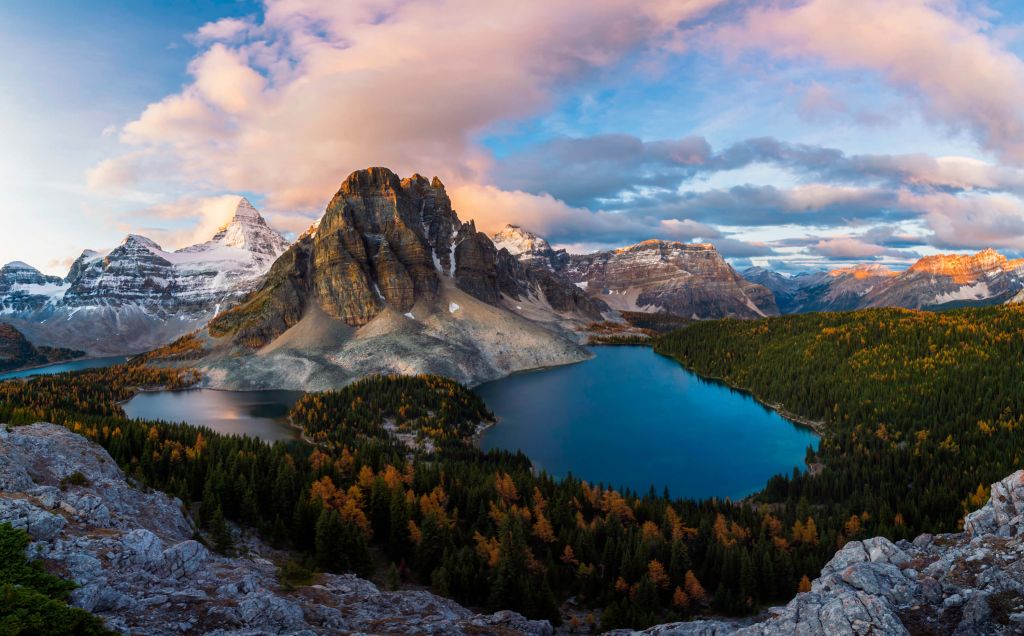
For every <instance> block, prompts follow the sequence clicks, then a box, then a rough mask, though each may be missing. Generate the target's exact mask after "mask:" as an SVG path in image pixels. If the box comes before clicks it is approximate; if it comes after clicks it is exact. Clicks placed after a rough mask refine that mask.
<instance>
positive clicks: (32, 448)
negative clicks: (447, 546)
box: [0, 424, 552, 636]
mask: <svg viewBox="0 0 1024 636" xmlns="http://www.w3.org/2000/svg"><path fill="white" fill-rule="evenodd" d="M72 476H74V477H72ZM0 523H10V524H12V525H13V526H14V527H16V528H21V529H24V530H26V531H27V532H28V533H29V535H30V537H31V539H32V543H31V544H30V545H29V548H28V551H29V555H30V556H31V557H32V558H38V559H42V560H43V563H44V564H45V565H46V567H47V568H48V569H50V570H51V571H55V572H58V573H60V574H61V575H62V576H65V577H67V578H70V579H73V580H74V581H75V582H76V583H78V585H79V587H78V589H76V590H75V591H74V592H72V594H71V603H72V604H73V605H76V606H78V607H81V608H83V609H85V610H88V611H90V612H93V613H94V614H97V615H98V616H100V617H102V618H103V619H104V621H105V622H106V624H107V627H108V628H109V629H112V630H115V631H117V632H120V633H124V634H147V635H149V634H246V635H250V636H255V635H262V634H353V633H355V634H453V635H460V634H474V635H476V634H479V635H483V634H496V635H498V634H500V635H511V634H537V635H543V634H550V633H551V632H552V630H551V626H550V625H549V624H548V623H547V622H544V621H528V620H526V619H524V618H523V617H522V616H520V615H518V614H515V613H512V612H498V613H497V614H491V615H486V616H483V615H479V614H476V613H474V612H472V611H470V610H467V609H466V608H464V607H462V606H460V605H458V604H457V603H455V602H453V601H450V600H448V599H444V598H440V597H438V596H434V595H433V594H430V593H428V592H422V591H408V592H382V591H380V590H379V589H377V587H376V586H375V585H374V584H373V583H370V582H369V581H366V580H363V579H359V578H357V577H355V576H351V575H333V574H324V575H322V576H321V577H318V579H317V581H316V582H315V584H310V585H306V586H299V587H298V588H297V589H290V588H286V586H284V585H282V583H281V582H280V581H279V580H278V578H277V574H276V571H277V568H276V565H275V563H274V562H273V561H272V560H271V559H282V558H285V557H286V556H287V555H285V554H283V553H280V552H274V551H272V550H270V549H268V548H266V547H264V546H262V545H261V544H260V543H259V542H258V541H255V540H250V541H248V542H246V545H247V546H248V549H247V553H246V554H245V555H243V556H240V557H238V558H228V557H224V556H220V555H217V554H214V553H211V552H210V551H209V550H207V548H206V547H205V546H204V545H203V544H201V543H199V542H198V541H195V540H194V539H193V524H192V522H191V520H190V519H189V518H188V517H187V516H185V515H184V514H183V513H182V506H181V502H180V501H179V500H177V499H173V498H171V497H169V496H167V495H164V494H162V493H157V492H146V491H145V489H144V488H141V487H139V486H138V485H137V484H131V483H129V482H128V481H126V478H125V476H124V474H123V473H122V472H121V470H120V469H119V468H118V467H117V464H116V463H115V462H114V460H113V459H112V458H111V457H110V455H108V454H107V452H106V451H105V450H103V449H102V448H101V447H99V446H97V445H95V444H93V443H91V442H89V441H88V440H86V439H85V438H83V437H81V436H79V435H76V434H74V433H71V432H70V431H68V430H67V429H65V428H63V427H60V426H56V425H53V424H34V425H32V426H25V427H18V428H14V429H11V430H10V431H8V430H7V429H6V428H5V427H3V426H0Z"/></svg>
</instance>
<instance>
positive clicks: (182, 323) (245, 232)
mask: <svg viewBox="0 0 1024 636" xmlns="http://www.w3.org/2000/svg"><path fill="white" fill-rule="evenodd" d="M287 247H288V242H287V241H286V240H285V239H284V238H283V237H282V236H281V235H280V234H278V233H277V232H276V231H274V230H273V229H272V228H271V227H270V226H269V225H267V223H266V221H265V220H264V219H263V217H262V216H260V214H259V212H257V211H256V209H255V208H254V207H253V206H252V204H250V203H249V202H248V201H247V200H245V199H244V198H243V199H242V200H241V201H239V203H238V206H237V209H236V210H235V213H234V216H233V218H232V219H231V220H230V222H228V223H227V224H226V225H225V226H224V227H222V228H221V229H220V230H219V231H218V232H217V233H216V235H214V236H213V237H212V238H211V239H210V240H209V241H206V242H205V243H201V244H198V245H193V246H191V247H186V248H184V249H180V250H177V251H175V252H168V251H165V250H163V249H162V248H161V247H160V246H159V245H157V244H156V243H155V242H153V241H152V240H150V239H148V238H146V237H144V236H139V235H135V234H132V235H129V236H128V237H127V238H125V239H124V241H123V242H122V243H121V244H120V245H119V246H118V247H116V248H114V249H113V250H111V251H109V252H106V253H100V252H95V251H92V250H86V251H84V252H83V253H82V254H81V256H79V257H78V258H77V259H76V260H75V262H74V263H73V264H72V266H71V269H70V271H69V272H68V275H67V276H66V277H65V278H63V279H62V278H59V277H55V276H46V275H43V274H42V273H40V272H39V270H37V269H35V268H33V267H31V266H29V265H27V264H25V263H21V262H14V263H8V264H7V265H5V266H4V267H3V268H0V320H2V321H4V322H7V323H10V324H13V325H15V326H16V327H18V329H19V330H20V331H22V332H23V333H24V334H25V335H26V336H28V337H29V339H30V340H32V341H33V342H34V343H35V344H37V345H49V346H66V347H74V348H76V349H83V350H86V351H87V352H89V353H90V354H94V355H114V354H127V353H138V352H141V351H146V350H149V349H152V348H154V347H156V346H159V345H161V344H164V343H166V342H168V341H170V340H173V339H175V338H177V337H179V336H181V335H183V334H185V333H188V332H190V331H194V330H195V329H197V328H199V327H201V326H203V325H205V324H206V322H208V321H209V320H210V319H211V318H213V316H214V315H215V314H216V313H217V312H218V311H220V310H221V309H224V308H227V307H228V306H230V305H232V304H234V303H236V302H238V301H239V300H240V299H242V298H243V297H244V296H245V295H246V294H247V293H248V292H250V291H252V289H253V288H254V287H256V286H257V285H258V284H259V283H260V281H262V279H263V275H264V274H265V273H266V272H267V270H268V269H269V268H270V266H271V265H272V264H273V262H274V261H275V260H276V259H277V257H278V256H280V255H281V254H282V253H284V251H285V250H286V249H287Z"/></svg>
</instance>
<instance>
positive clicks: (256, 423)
mask: <svg viewBox="0 0 1024 636" xmlns="http://www.w3.org/2000/svg"><path fill="white" fill-rule="evenodd" d="M300 397H302V393H301V392H299V391H214V390H212V389H189V390H186V391H162V392H148V393H139V394H138V395H136V396H135V397H133V398H132V399H131V400H129V401H128V402H126V403H125V404H124V405H123V406H124V411H125V413H126V414H127V415H128V417H137V418H142V419H147V420H164V421H167V422H187V423H189V424H195V425H196V426H206V427H208V428H212V429H213V430H215V431H217V432H218V433H224V434H226V435H249V436H250V437H258V438H260V439H262V440H264V441H267V442H277V441H288V440H295V439H299V431H298V429H296V428H293V427H292V426H290V425H289V424H288V411H289V410H291V408H292V406H293V405H294V404H295V402H296V401H298V399H299V398H300Z"/></svg>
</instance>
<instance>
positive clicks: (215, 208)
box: [121, 194, 241, 250]
mask: <svg viewBox="0 0 1024 636" xmlns="http://www.w3.org/2000/svg"><path fill="white" fill-rule="evenodd" d="M240 198H241V197H240V196H239V195H237V194H224V195H220V196H212V197H187V198H183V199H178V200H176V201H171V202H167V203H161V204H157V205H154V206H152V207H149V208H147V209H145V210H141V211H138V212H136V213H133V214H131V215H129V219H127V220H125V221H123V222H122V224H121V229H122V230H123V231H124V232H125V233H137V234H143V235H145V236H148V237H149V238H152V239H153V240H154V241H156V242H157V243H159V244H160V246H161V247H163V248H164V249H165V250H176V249H180V248H182V247H187V246H189V245H195V244H197V243H202V242H205V241H208V240H210V239H211V238H212V237H213V235H214V234H215V233H216V232H217V230H218V229H219V228H220V227H222V226H223V225H225V224H226V223H227V222H228V221H230V220H231V217H232V216H233V215H234V213H235V208H237V207H238V201H239V199H240ZM135 219H146V225H139V224H138V222H137V221H136V220H135ZM152 220H159V221H165V222H169V223H167V224H164V226H158V227H154V226H152V225H151V224H150V222H151V221H152ZM167 225H170V226H171V227H167ZM175 226H176V227H175Z"/></svg>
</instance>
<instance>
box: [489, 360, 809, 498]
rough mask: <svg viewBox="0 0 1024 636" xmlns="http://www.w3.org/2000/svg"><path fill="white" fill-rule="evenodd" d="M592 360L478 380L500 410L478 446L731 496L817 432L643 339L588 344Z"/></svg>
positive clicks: (754, 485) (798, 452)
mask: <svg viewBox="0 0 1024 636" xmlns="http://www.w3.org/2000/svg"><path fill="white" fill-rule="evenodd" d="M592 350H593V352H594V353H595V354H596V355H597V357H595V358H594V359H592V360H589V361H587V362H582V363H579V364H575V365H570V366H565V367H556V368H553V369H545V370H543V371H536V372H530V373H521V374H516V375H513V376H510V377H508V378H504V379H502V380H497V381H495V382H490V383H487V384H483V385H481V386H479V387H477V389H476V392H477V394H478V395H480V397H482V398H483V399H484V401H486V402H487V404H488V406H490V408H491V410H493V411H494V412H495V413H496V414H497V415H498V417H499V422H498V424H497V425H495V426H493V427H492V428H490V429H488V430H487V431H486V432H485V433H484V435H483V437H482V439H481V446H482V447H483V448H484V449H490V448H505V449H510V450H522V451H523V452H524V453H526V455H527V456H529V457H530V458H531V460H533V462H534V465H535V466H536V467H537V468H538V469H542V470H545V471H547V472H548V473H550V474H552V475H555V476H558V477H562V476H565V475H566V474H568V473H570V472H571V473H572V474H573V475H575V476H577V477H579V478H581V479H585V480H587V481H588V482H590V483H592V484H593V483H597V482H602V483H604V484H605V485H611V486H615V487H628V488H632V489H634V490H637V491H639V492H641V493H644V492H646V491H647V489H648V488H649V487H650V486H651V485H652V484H653V485H654V486H655V488H656V489H657V490H658V492H659V493H660V492H661V489H662V487H664V486H667V487H668V489H669V493H670V494H671V496H673V497H687V498H698V499H699V498H706V497H732V498H734V499H735V498H739V497H744V496H746V495H749V494H751V493H753V492H756V491H758V490H760V489H761V488H763V487H764V485H765V483H766V482H767V481H768V479H769V478H770V477H772V476H773V475H775V474H777V473H787V474H788V473H791V472H792V471H793V468H794V467H800V468H801V469H803V468H804V455H805V453H806V449H807V447H808V446H814V447H815V448H817V445H818V436H817V435H815V434H814V433H813V432H812V431H810V430H809V429H807V428H804V427H800V426H797V425H795V424H793V423H791V422H789V421H788V420H786V419H784V418H783V417H781V416H779V415H778V414H777V413H775V412H774V411H772V410H770V409H768V408H766V407H764V406H762V405H761V404H760V403H758V402H757V401H756V400H754V399H753V398H751V397H750V396H748V395H745V394H743V393H740V392H737V391H733V390H731V389H729V388H728V387H726V386H723V385H721V384H718V383H711V382H707V381H705V380H702V379H700V378H698V377H697V376H696V375H694V374H693V373H690V372H689V371H687V370H686V369H684V368H683V367H682V366H680V365H679V364H678V363H676V362H675V361H673V360H671V359H669V358H666V357H664V356H660V355H658V354H656V353H654V352H653V351H652V350H651V349H650V348H648V347H624V346H605V347H594V348H593V349H592Z"/></svg>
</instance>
